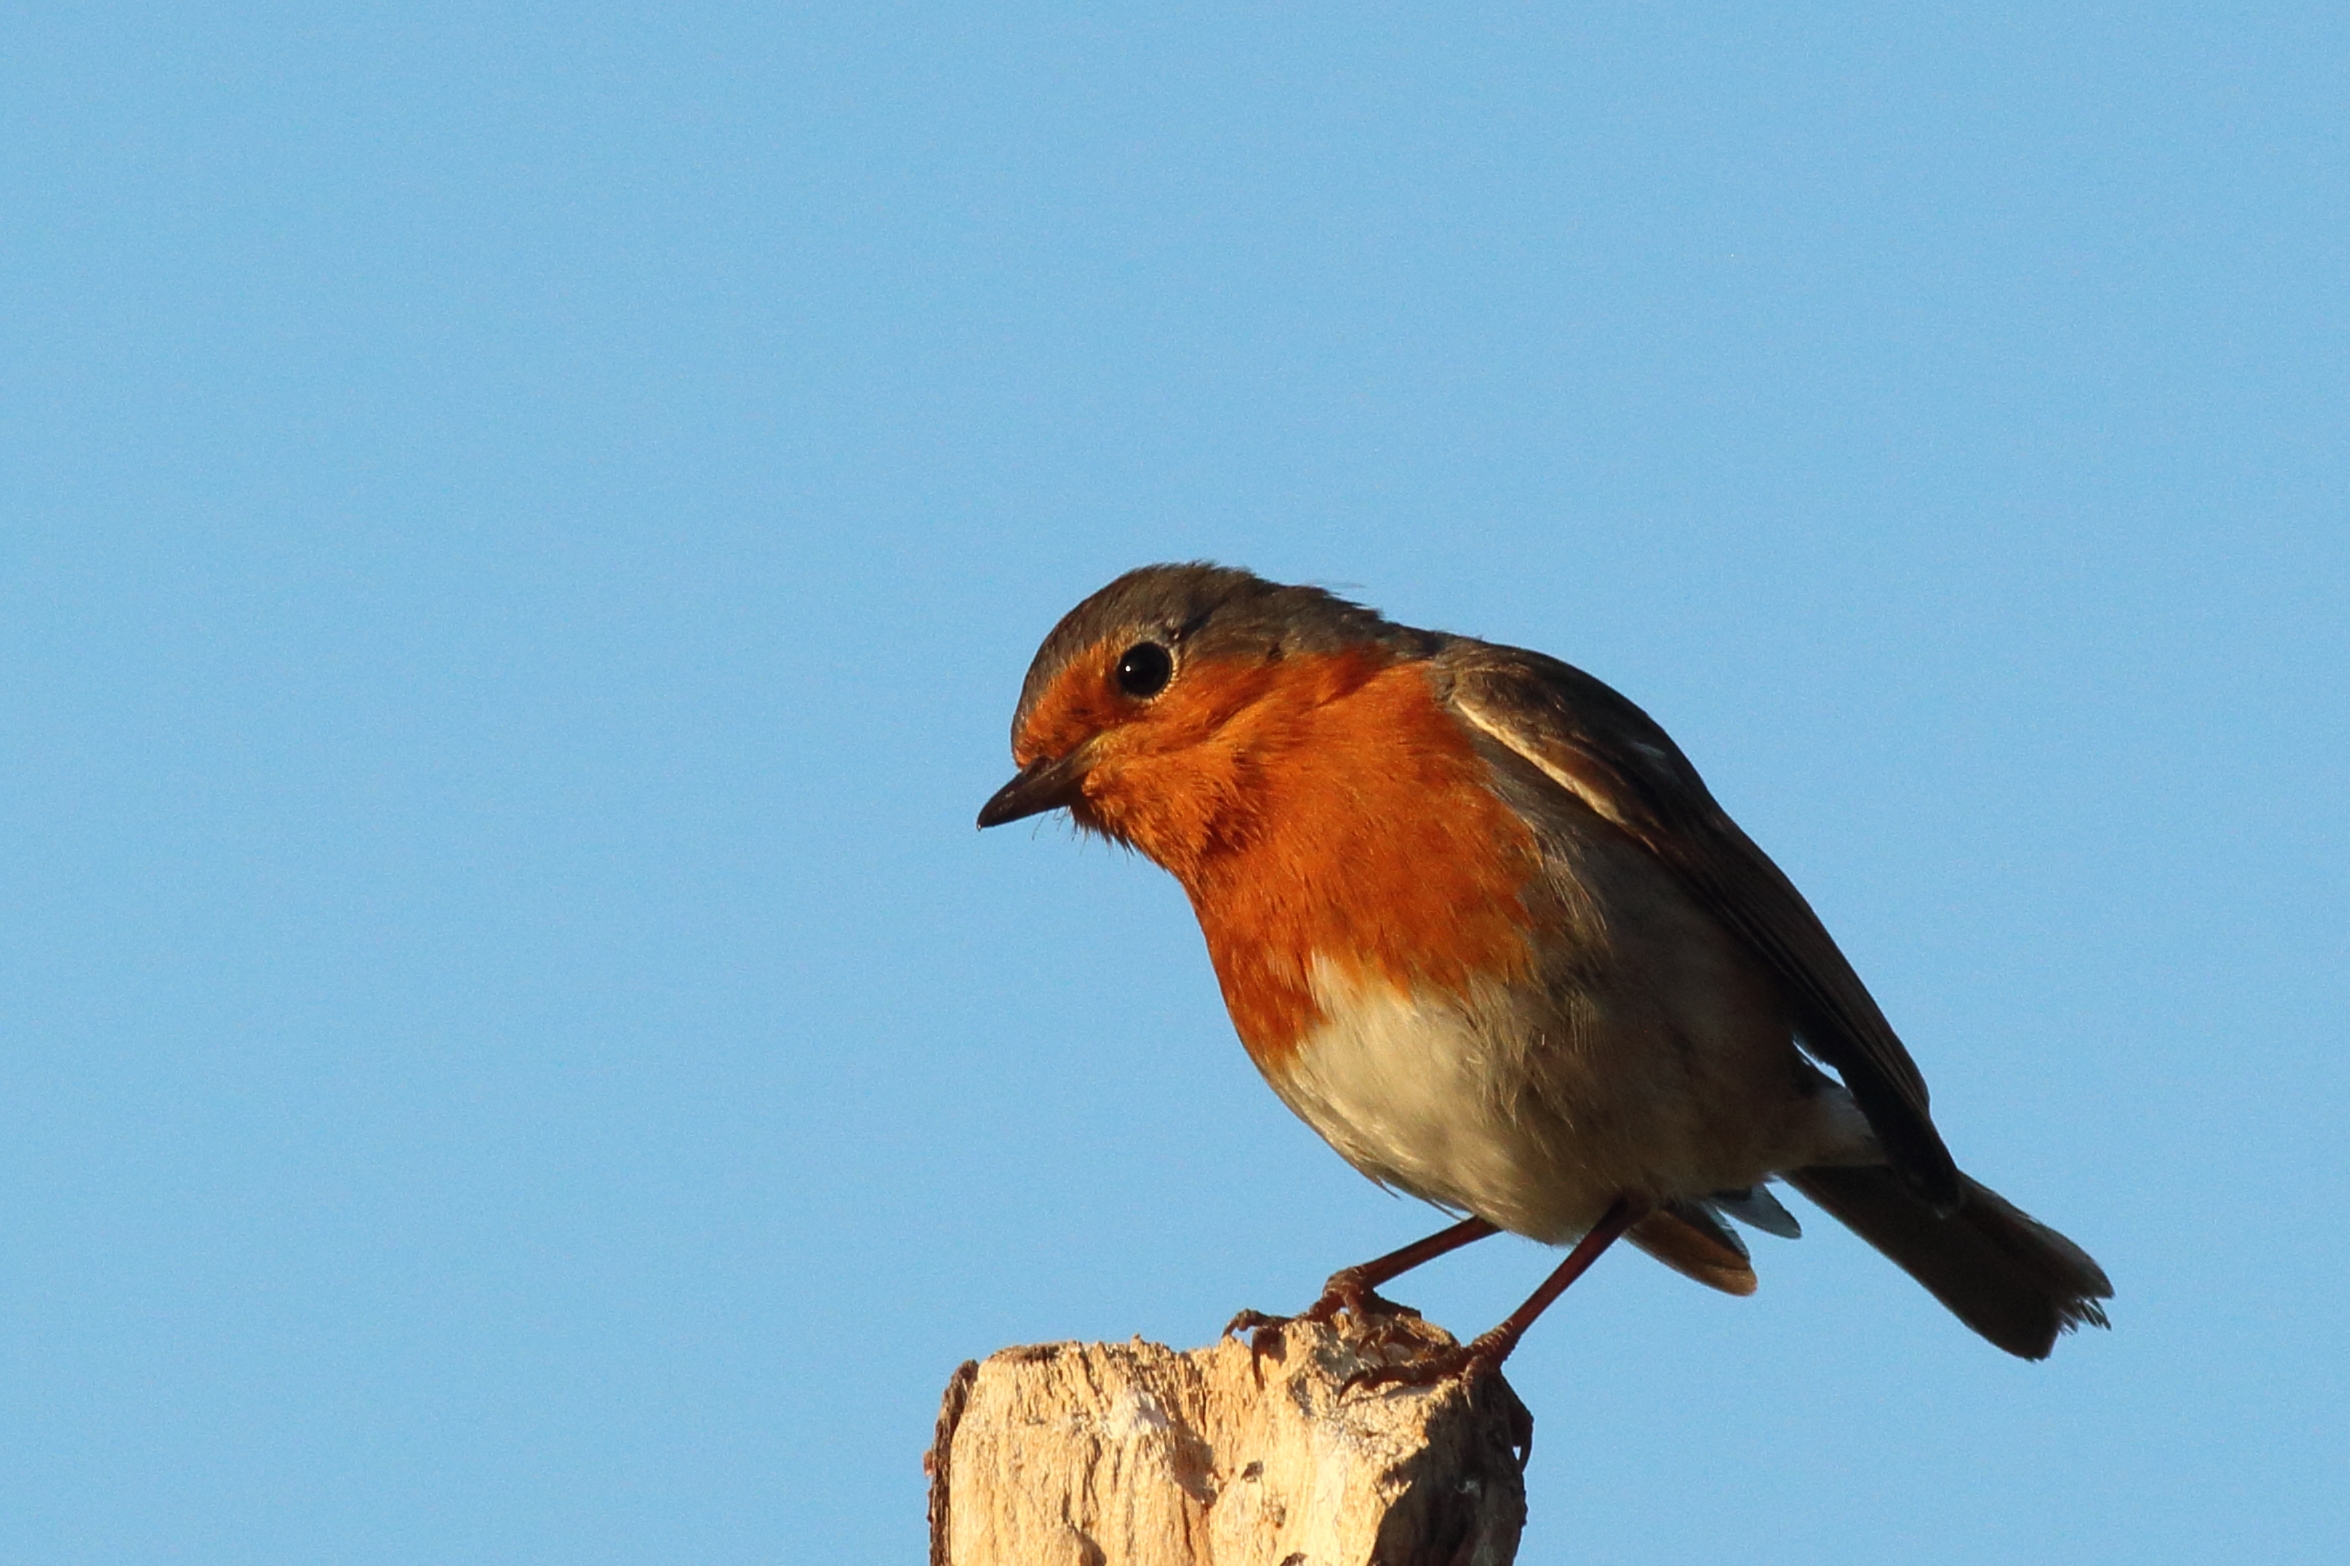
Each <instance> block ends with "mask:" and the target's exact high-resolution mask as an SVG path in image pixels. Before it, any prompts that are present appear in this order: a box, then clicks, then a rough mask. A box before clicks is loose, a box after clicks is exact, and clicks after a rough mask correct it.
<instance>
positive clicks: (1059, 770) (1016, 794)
mask: <svg viewBox="0 0 2350 1566" xmlns="http://www.w3.org/2000/svg"><path fill="white" fill-rule="evenodd" d="M1084 797H1085V747H1084V746H1082V745H1080V746H1079V747H1078V748H1077V749H1075V750H1073V751H1071V752H1069V754H1068V755H1066V756H1063V757H1061V758H1060V759H1059V760H1057V761H1039V762H1035V763H1033V764H1032V765H1029V766H1026V767H1023V768H1021V769H1020V775H1019V776H1018V777H1016V778H1014V779H1012V781H1011V782H1009V783H1006V784H1005V785H1004V786H1003V787H1002V788H999V789H997V790H996V791H995V793H994V794H993V795H991V796H990V797H989V799H988V801H987V803H986V804H984V805H981V806H980V807H979V824H980V826H981V827H983V828H985V827H991V826H1002V825H1003V824H1004V823H1005V822H1007V821H1017V820H1019V819H1020V818H1021V817H1023V816H1035V815H1042V814H1043V813H1044V812H1045V811H1048V810H1059V809H1061V808H1062V807H1063V806H1066V805H1073V804H1075V803H1077V801H1079V800H1080V799H1083V798H1084Z"/></svg>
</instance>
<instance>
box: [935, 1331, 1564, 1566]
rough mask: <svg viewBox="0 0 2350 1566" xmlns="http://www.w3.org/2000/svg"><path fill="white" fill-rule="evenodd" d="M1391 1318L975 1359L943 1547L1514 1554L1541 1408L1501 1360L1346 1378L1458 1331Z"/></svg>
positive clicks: (1304, 1556)
mask: <svg viewBox="0 0 2350 1566" xmlns="http://www.w3.org/2000/svg"><path fill="white" fill-rule="evenodd" d="M1372 1326H1373V1327H1374V1328H1376V1329H1378V1330H1377V1331H1375V1332H1373V1333H1370V1334H1366V1335H1364V1336H1360V1337H1358V1336H1353V1335H1342V1334H1341V1333H1339V1332H1338V1331H1335V1330H1333V1329H1332V1328H1330V1327H1327V1326H1320V1325H1309V1324H1305V1323H1298V1324H1293V1325H1292V1326H1290V1327H1289V1328H1287V1329H1286V1330H1285V1332H1284V1333H1283V1334H1281V1336H1280V1338H1279V1339H1278V1340H1274V1339H1268V1340H1267V1351H1266V1352H1265V1353H1264V1354H1263V1355H1262V1356H1261V1357H1260V1358H1258V1359H1257V1361H1256V1362H1255V1364H1253V1365H1252V1363H1251V1356H1250V1351H1249V1347H1248V1345H1247V1344H1245V1343H1242V1342H1237V1341H1225V1342H1222V1343H1217V1344H1214V1345H1212V1346H1210V1347H1208V1348H1204V1349H1195V1350H1193V1351H1191V1352H1190V1353H1187V1354H1179V1353H1176V1352H1175V1351H1174V1350H1172V1349H1169V1348H1166V1347H1163V1346H1162V1345H1160V1344H1156V1343H1145V1342H1143V1341H1142V1340H1141V1339H1139V1338H1137V1339H1135V1340H1134V1341H1133V1342H1131V1343H1123V1344H1117V1343H1046V1344H1039V1345H1036V1346H1034V1347H1029V1348H1013V1349H1005V1350H1004V1351H1002V1352H1001V1353H998V1354H995V1355H993V1356H991V1357H990V1358H988V1359H987V1360H986V1361H984V1362H983V1363H979V1364H976V1365H972V1364H966V1365H964V1366H963V1367H962V1369H961V1370H959V1371H957V1372H956V1373H955V1377H954V1380H953V1381H952V1382H951V1383H950V1384H949V1385H948V1388H947V1394H946V1400H945V1403H944V1406H943V1407H942V1408H941V1410H940V1413H939V1423H938V1436H937V1442H936V1445H935V1446H934V1447H933V1448H932V1450H931V1454H930V1457H929V1458H928V1459H927V1466H928V1467H929V1468H930V1471H931V1497H930V1526H931V1546H930V1551H931V1561H932V1563H933V1566H1372V1563H1376V1566H1507V1563H1508V1562H1509V1561H1510V1560H1511V1559H1513V1558H1514V1556H1515V1555H1516V1553H1517V1546H1518V1531H1519V1529H1520V1528H1521V1527H1522V1526H1523V1525H1524V1523H1525V1518H1526V1493H1525V1488H1524V1484H1523V1481H1522V1474H1523V1470H1524V1451H1523V1448H1524V1445H1525V1443H1526V1442H1527V1440H1528V1439H1530V1432H1531V1428H1532V1425H1531V1420H1530V1418H1529V1416H1528V1415H1527V1413H1526V1410H1525V1408H1524V1405H1522V1404H1520V1403H1519V1402H1518V1400H1517V1397H1516V1395H1515V1394H1514V1393H1512V1392H1511V1391H1510V1389H1509V1387H1508V1384H1507V1383H1506V1382H1504V1381H1502V1380H1501V1379H1500V1378H1499V1377H1498V1376H1496V1377H1489V1378H1487V1379H1486V1380H1485V1381H1483V1382H1482V1383H1481V1384H1480V1386H1479V1387H1478V1389H1477V1391H1476V1393H1475V1394H1474V1395H1473V1396H1472V1394H1471V1393H1470V1392H1469V1390H1468V1389H1466V1388H1464V1387H1463V1386H1462V1385H1461V1384H1460V1383H1459V1382H1457V1381H1450V1382H1446V1383H1444V1384H1442V1385H1440V1386H1437V1387H1434V1388H1382V1389H1378V1390H1364V1389H1359V1388H1358V1389H1356V1390H1353V1391H1345V1392H1342V1390H1341V1388H1342V1385H1343V1383H1344V1382H1345V1380H1346V1378H1347V1377H1348V1376H1349V1375H1351V1374H1352V1373H1353V1372H1355V1371H1356V1370H1357V1369H1360V1368H1364V1367H1366V1366H1371V1365H1378V1364H1385V1363H1388V1362H1389V1360H1390V1358H1391V1357H1403V1356H1408V1355H1409V1354H1411V1353H1412V1352H1413V1351H1414V1347H1415V1343H1417V1344H1429V1343H1441V1344H1446V1345H1449V1344H1450V1342H1451V1339H1450V1338H1449V1337H1447V1336H1446V1335H1445V1334H1444V1333H1443V1332H1442V1330H1441V1329H1439V1328H1436V1327H1433V1326H1429V1325H1427V1324H1425V1323H1423V1322H1421V1321H1419V1320H1418V1319H1417V1318H1414V1317H1400V1318H1380V1319H1377V1320H1375V1321H1374V1322H1373V1323H1372ZM1260 1376H1261V1378H1262V1383H1261V1385H1260V1380H1259V1378H1260Z"/></svg>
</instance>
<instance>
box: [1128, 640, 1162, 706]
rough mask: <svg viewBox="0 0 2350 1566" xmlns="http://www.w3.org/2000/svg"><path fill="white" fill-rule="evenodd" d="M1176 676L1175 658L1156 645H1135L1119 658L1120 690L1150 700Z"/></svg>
mask: <svg viewBox="0 0 2350 1566" xmlns="http://www.w3.org/2000/svg"><path fill="white" fill-rule="evenodd" d="M1174 677H1175V655H1174V654H1173V653H1171V652H1169V651H1167V649H1166V648H1164V647H1161V646H1160V645H1159V644H1158V643H1157V642H1136V643H1135V644H1134V645H1133V646H1132V647H1129V648H1127V649H1126V650H1125V651H1124V652H1122V653H1120V654H1119V655H1118V689H1120V690H1122V691H1124V692H1125V693H1126V694H1127V695H1129V696H1131V697H1133V698H1134V699H1135V700H1136V701H1148V700H1150V699H1151V698H1152V697H1153V696H1156V695H1158V694H1159V692H1161V691H1163V690H1165V689H1166V688H1167V682H1168V681H1169V680H1171V679H1173V678H1174Z"/></svg>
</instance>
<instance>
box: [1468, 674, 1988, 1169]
mask: <svg viewBox="0 0 2350 1566" xmlns="http://www.w3.org/2000/svg"><path fill="white" fill-rule="evenodd" d="M1436 663H1437V666H1438V667H1439V668H1440V669H1441V670H1442V671H1443V672H1444V673H1445V674H1446V675H1447V676H1449V683H1450V690H1449V699H1450V701H1451V703H1452V705H1453V707H1454V709H1455V710H1456V711H1458V712H1459V713H1460V715H1461V716H1462V717H1463V718H1465V719H1467V720H1468V721H1469V722H1470V723H1471V724H1473V725H1475V726H1476V727H1477V728H1479V729H1481V730H1483V731H1484V732H1485V733H1486V734H1488V735H1490V736H1492V738H1493V739H1495V740H1496V741H1498V742H1499V743H1500V744H1502V745H1504V746H1507V747H1508V748H1509V749H1510V750H1513V751H1515V752H1516V753H1517V754H1519V755H1521V756H1523V757H1525V758H1526V760H1528V761H1529V762H1532V763H1533V764H1534V765H1535V766H1536V767H1538V768H1540V769H1541V770H1542V772H1543V773H1544V774H1545V775H1546V776H1548V777H1549V778H1550V779H1551V781H1553V782H1554V783H1556V784H1557V785H1558V786H1559V787H1561V788H1563V789H1565V790H1567V791H1568V792H1570V793H1571V794H1573V795H1574V796H1575V797H1576V798H1577V799H1579V800H1581V801H1582V802H1583V803H1584V804H1585V805H1587V806H1589V807H1590V808H1591V809H1592V810H1593V811H1595V812H1597V813H1598V814H1599V815H1600V817H1601V818H1602V819H1604V820H1606V821H1608V822H1610V823H1611V824H1613V825H1614V826H1615V827H1617V828H1618V829H1619V830H1621V831H1623V832H1624V833H1625V834H1627V835H1628V836H1630V837H1631V838H1632V839H1633V841H1635V842H1637V843H1638V844H1640V846H1641V847H1642V848H1644V849H1646V850H1647V851H1648V852H1649V853H1650V854H1652V855H1654V856H1655V857H1656V859H1657V860H1658V861H1659V862H1660V863H1662V864H1664V865H1666V866H1667V867H1668V868H1670V869H1671V870H1672V871H1673V873H1674V874H1675V875H1676V876H1677V877H1678V878H1679V879H1680V880H1681V882H1682V884H1683V885H1685V886H1687V887H1688V888H1689V890H1690V891H1691V893H1692V894H1694V895H1695V896H1696V897H1697V899H1698V900H1699V901H1700V902H1701V903H1703V904H1704V905H1705V906H1706V907H1707V908H1708V909H1710V910H1711V911H1712V912H1713V914H1714V916H1715V917H1717V918H1718V919H1720V920H1721V921H1722V923H1723V924H1724V925H1725V926H1727V927H1728V928H1729V929H1730V930H1732V931H1734V932H1735V933H1736V934H1737V935H1738V936H1740V937H1741V938H1742V939H1744V940H1745V941H1746V942H1747V944H1748V945H1749V946H1751V947H1752V948H1753V950H1754V951H1755V952H1756V954H1757V955H1759V956H1760V957H1761V958H1762V959H1763V960H1764V961H1765V962H1766V963H1767V964H1769V966H1770V967H1771V969H1772V970H1773V971H1774V972H1776V973H1777V974H1778V975H1779V977H1780V979H1781V981H1782V982H1783V983H1784V984H1785V985H1786V989H1787V994H1788V997H1789V1000H1790V1002H1791V1004H1792V1006H1793V1008H1794V1011H1795V1016H1796V1022H1797V1027H1798V1029H1799V1031H1800V1032H1801V1035H1802V1038H1803V1042H1804V1045H1805V1047H1806V1048H1808V1049H1809V1050H1810V1051H1811V1052H1812V1053H1813V1054H1815V1055H1817V1056H1818V1057H1819V1058H1820V1059H1822V1060H1824V1061H1826V1062H1827V1063H1828V1064H1829V1065H1831V1066H1833V1067H1835V1068H1836V1070H1837V1072H1838V1073H1839V1074H1840V1075H1841V1076H1842V1077H1843V1078H1844V1084H1845V1086H1846V1087H1847V1088H1849V1089H1851V1091H1852V1095H1853V1097H1854V1098H1855V1099H1856V1100H1857V1101H1858V1102H1859V1104H1860V1107H1861V1111H1862V1113H1864V1114H1866V1115H1867V1116H1868V1119H1869V1124H1870V1126H1871V1127H1873V1128H1874V1129H1875V1131H1876V1133H1877V1139H1878V1141H1880V1142H1881V1143H1882V1144H1883V1145H1884V1147H1885V1151H1886V1154H1887V1156H1888V1157H1889V1158H1890V1159H1891V1160H1892V1163H1893V1166H1894V1167H1895V1168H1896V1169H1898V1170H1900V1171H1901V1172H1902V1174H1903V1176H1904V1177H1905V1178H1906V1179H1907V1180H1908V1181H1909V1182H1910V1184H1912V1185H1913V1186H1914V1187H1915V1188H1916V1189H1917V1191H1918V1192H1919V1194H1920V1195H1922V1196H1924V1197H1926V1198H1927V1199H1928V1200H1930V1201H1932V1202H1933V1203H1934V1204H1935V1205H1936V1206H1937V1207H1942V1208H1950V1207H1954V1206H1956V1205H1957V1203H1958V1202H1959V1200H1960V1199H1961V1196H1960V1193H1961V1187H1960V1185H1959V1177H1958V1169H1957V1166H1956V1165H1954V1164H1953V1163H1952V1162H1951V1159H1950V1152H1949V1150H1948V1149H1947V1148H1945V1147H1944V1146H1943V1145H1942V1138H1941V1135H1940V1134H1939V1133H1938V1132H1936V1131H1935V1129H1934V1123H1933V1120H1932V1119H1931V1118H1930V1117H1929V1115H1928V1113H1927V1104H1926V1084H1925V1079H1924V1078H1922V1077H1920V1076H1919V1075H1918V1068H1917V1063H1916V1062H1914V1061H1912V1060H1911V1059H1910V1058H1909V1051H1908V1050H1906V1049H1904V1048H1903V1047H1902V1043H1901V1039H1900V1037H1899V1036H1898V1035H1896V1034H1895V1033H1894V1031H1893V1025H1892V1024H1891V1023H1889V1022H1887V1021H1886V1020H1885V1014H1884V1013H1883V1012H1882V1011H1880V1010H1879V1009H1878V1007H1877V1003H1876V1001H1875V999H1874V998H1872V997H1871V996H1870V994H1869V992H1868V988H1867V987H1866V986H1865V985H1863V984H1862V983H1861V982H1860V975H1859V974H1857V973H1855V972H1853V970H1852V964H1851V963H1849V962H1848V961H1846V960H1845V957H1844V954H1843V953H1842V952H1841V951H1839V950H1837V947H1836V942H1835V940H1834V939H1833V938H1832V937H1831V936H1830V935H1829V934H1828V931H1827V927H1826V926H1825V925H1823V924H1821V923H1820V919H1819V915H1817V914H1815V913H1813V912H1812V909H1811V904H1809V903H1807V902H1805V901H1804V899H1803V894H1802V893H1801V892H1798V891H1797V890H1796V889H1795V884H1794V883H1793V882H1791V881H1789V880H1788V879H1787V877H1786V875H1785V874H1784V873H1783V872H1782V871H1781V870H1780V869H1779V867H1778V866H1777V865H1775V864H1773V863H1771V861H1770V857H1769V856H1768V855H1766V854H1765V853H1764V852H1763V851H1762V850H1761V849H1759V848H1757V847H1756V846H1755V845H1754V842H1753V840H1752V839H1750V838H1749V837H1747V835H1746V834H1745V833H1744V832H1742V831H1740V830H1739V829H1738V824H1737V823H1736V822H1734V821H1732V820H1731V819H1730V817H1729V816H1728V814H1726V813H1725V812H1724V811H1723V809H1722V807H1721V806H1720V805H1718V804H1716V803H1715V802H1714V797H1713V795H1712V794H1710V793H1709V792H1707V790H1706V786H1705V783H1704V782H1703V780H1701V779H1700V778H1699V777H1698V775H1697V769H1696V768H1694V767H1692V766H1691V765H1690V764H1689V761H1688V758H1687V757H1685V756H1683V755H1682V754H1681V751H1680V748H1679V747H1678V746H1676V745H1675V744H1674V743H1673V742H1672V740H1671V739H1670V738H1669V737H1667V736H1666V734H1665V731H1664V730H1663V729H1661V728H1659V727H1657V725H1656V724H1655V722H1654V721H1652V720H1651V719H1650V718H1649V716H1648V714H1646V713H1644V712H1642V711H1641V710H1640V709H1639V708H1638V707H1636V706H1634V705H1633V704H1632V703H1631V702H1629V701H1627V700H1625V699H1624V697H1622V696H1621V695H1619V694H1618V693H1617V692H1615V691H1614V690H1611V689H1610V688H1609V687H1608V686H1606V685H1604V684H1602V683H1601V682H1600V681H1598V680H1596V679H1593V678H1592V677H1591V676H1590V675H1588V674H1585V673H1584V672H1583V671H1582V670H1580V669H1577V668H1575V667H1573V666H1572V665H1570V664H1564V663H1561V662H1559V661H1558V660H1557V659H1555V658H1546V657H1544V656H1543V655H1542V654H1540V653H1532V652H1525V651H1522V650H1520V649H1517V648H1512V647H1496V646H1493V645H1491V644H1488V643H1483V642H1472V641H1466V640H1463V641H1460V642H1455V643H1453V644H1452V645H1451V646H1449V647H1447V648H1446V649H1445V650H1444V651H1443V652H1442V653H1440V654H1439V655H1438V657H1437V659H1436Z"/></svg>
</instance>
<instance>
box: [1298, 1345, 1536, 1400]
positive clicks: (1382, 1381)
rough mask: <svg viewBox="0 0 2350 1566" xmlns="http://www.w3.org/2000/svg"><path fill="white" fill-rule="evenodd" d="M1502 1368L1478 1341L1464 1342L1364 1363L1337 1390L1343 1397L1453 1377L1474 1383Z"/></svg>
mask: <svg viewBox="0 0 2350 1566" xmlns="http://www.w3.org/2000/svg"><path fill="white" fill-rule="evenodd" d="M1499 1368H1500V1366H1499V1364H1498V1363H1497V1362H1496V1361H1494V1360H1492V1359H1490V1358H1488V1357H1487V1356H1486V1355H1484V1354H1483V1353H1480V1352H1479V1346H1478V1345H1477V1344H1475V1343H1468V1344H1461V1345H1457V1346H1455V1347H1452V1348H1445V1349H1434V1350H1431V1351H1429V1352H1428V1353H1424V1354H1417V1355H1414V1356H1413V1357H1412V1358H1410V1359H1406V1360H1399V1361H1393V1362H1390V1363H1388V1364H1384V1365H1365V1366H1363V1367H1362V1368H1361V1369H1360V1370H1357V1371H1356V1372H1355V1373H1354V1374H1352V1375H1350V1376H1348V1377H1347V1378H1346V1379H1345V1380H1344V1381H1342V1382H1340V1383H1339V1385H1338V1393H1339V1396H1341V1397H1344V1396H1345V1395H1346V1394H1347V1393H1349V1392H1353V1391H1355V1390H1357V1389H1358V1388H1359V1389H1361V1390H1363V1391H1366V1392H1369V1391H1376V1390H1378V1389H1379V1388H1381V1387H1432V1386H1435V1385H1437V1384H1438V1383H1440V1382H1445V1381H1453V1380H1458V1381H1460V1382H1461V1383H1462V1384H1463V1385H1465V1386H1474V1385H1475V1384H1476V1383H1477V1381H1478V1380H1479V1379H1480V1378H1482V1377H1484V1376H1488V1375H1491V1374H1492V1373H1493V1372H1494V1371H1495V1370H1497V1369H1499Z"/></svg>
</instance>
